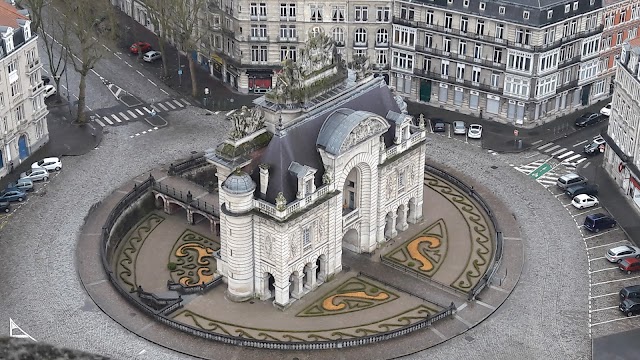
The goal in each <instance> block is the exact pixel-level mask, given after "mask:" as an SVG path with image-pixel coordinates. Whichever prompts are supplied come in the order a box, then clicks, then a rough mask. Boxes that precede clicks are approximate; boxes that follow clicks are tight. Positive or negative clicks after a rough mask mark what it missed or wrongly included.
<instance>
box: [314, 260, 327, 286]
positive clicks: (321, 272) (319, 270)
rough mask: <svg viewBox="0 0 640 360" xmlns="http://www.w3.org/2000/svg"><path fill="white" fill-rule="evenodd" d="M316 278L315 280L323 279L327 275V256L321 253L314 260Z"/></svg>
mask: <svg viewBox="0 0 640 360" xmlns="http://www.w3.org/2000/svg"><path fill="white" fill-rule="evenodd" d="M315 271H316V279H317V281H323V282H324V281H325V279H326V277H327V256H326V255H324V254H322V255H320V256H318V260H316V270H315Z"/></svg>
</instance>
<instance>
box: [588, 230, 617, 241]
mask: <svg viewBox="0 0 640 360" xmlns="http://www.w3.org/2000/svg"><path fill="white" fill-rule="evenodd" d="M612 231H615V230H609V231H603V232H601V233H600V234H596V235H591V236H587V237H586V238H583V240H589V239H593V238H594V237H598V236H602V235H604V234H608V233H610V232H612Z"/></svg>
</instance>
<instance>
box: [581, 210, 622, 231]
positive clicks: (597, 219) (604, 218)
mask: <svg viewBox="0 0 640 360" xmlns="http://www.w3.org/2000/svg"><path fill="white" fill-rule="evenodd" d="M616 224H617V222H616V220H615V219H614V218H612V217H611V216H609V215H605V214H603V213H597V214H590V215H587V217H586V218H585V219H584V224H583V226H584V228H585V229H587V230H589V231H591V232H599V231H600V230H603V229H609V228H613V227H615V226H616Z"/></svg>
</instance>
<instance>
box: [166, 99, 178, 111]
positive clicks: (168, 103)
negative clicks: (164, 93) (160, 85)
mask: <svg viewBox="0 0 640 360" xmlns="http://www.w3.org/2000/svg"><path fill="white" fill-rule="evenodd" d="M167 105H168V106H169V107H170V108H172V109H173V110H175V109H176V106H175V105H173V104H172V103H171V102H170V101H167Z"/></svg>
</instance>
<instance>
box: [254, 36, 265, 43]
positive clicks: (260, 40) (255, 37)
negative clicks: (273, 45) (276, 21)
mask: <svg viewBox="0 0 640 360" xmlns="http://www.w3.org/2000/svg"><path fill="white" fill-rule="evenodd" d="M249 41H251V42H269V37H268V36H249Z"/></svg>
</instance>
